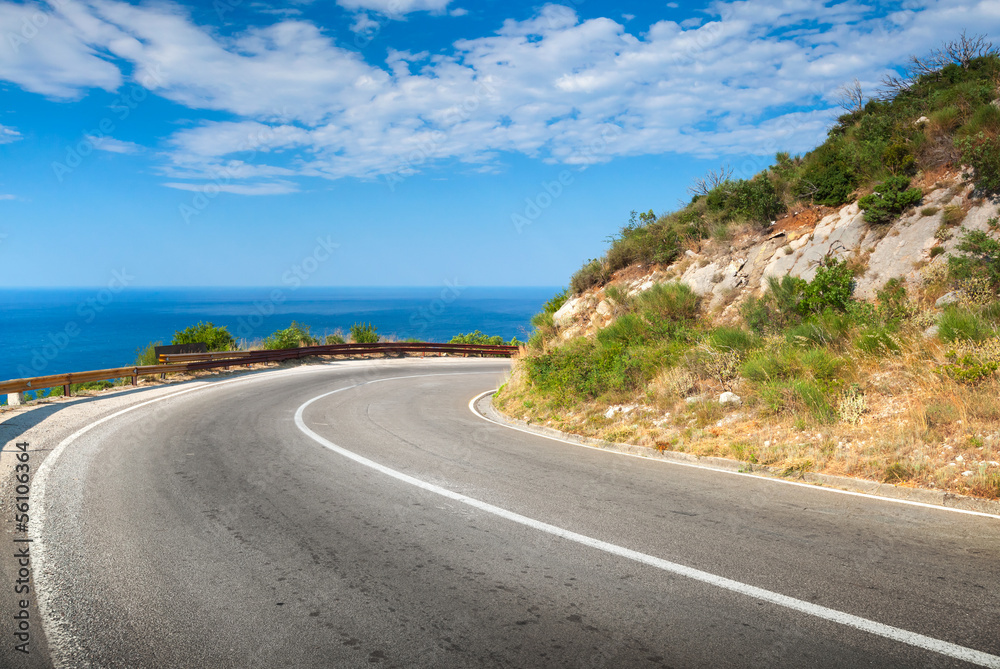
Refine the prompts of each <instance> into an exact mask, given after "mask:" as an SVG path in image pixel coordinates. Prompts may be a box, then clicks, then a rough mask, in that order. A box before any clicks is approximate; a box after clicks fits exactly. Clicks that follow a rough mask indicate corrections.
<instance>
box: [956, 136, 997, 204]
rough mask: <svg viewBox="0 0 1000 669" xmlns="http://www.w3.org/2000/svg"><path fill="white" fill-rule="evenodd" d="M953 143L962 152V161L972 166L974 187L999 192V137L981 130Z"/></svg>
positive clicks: (994, 192)
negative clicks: (974, 134) (991, 135)
mask: <svg viewBox="0 0 1000 669" xmlns="http://www.w3.org/2000/svg"><path fill="white" fill-rule="evenodd" d="M955 145H956V146H957V147H958V149H959V150H960V151H961V152H962V162H964V163H966V164H968V165H971V166H972V170H973V179H974V180H975V184H976V188H977V189H978V190H980V191H982V192H983V193H988V194H997V193H1000V137H997V136H994V137H990V136H988V135H986V134H985V133H982V132H981V133H978V134H977V135H976V136H975V137H964V138H961V139H959V140H957V141H956V143H955Z"/></svg>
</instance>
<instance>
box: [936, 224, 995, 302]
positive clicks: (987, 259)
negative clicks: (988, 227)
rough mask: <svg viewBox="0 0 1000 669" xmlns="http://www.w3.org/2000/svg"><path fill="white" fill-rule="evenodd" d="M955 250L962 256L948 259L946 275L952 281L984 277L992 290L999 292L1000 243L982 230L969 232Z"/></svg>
mask: <svg viewBox="0 0 1000 669" xmlns="http://www.w3.org/2000/svg"><path fill="white" fill-rule="evenodd" d="M955 250H957V251H960V252H962V253H963V255H961V256H950V257H949V258H948V273H949V275H950V276H951V278H952V279H954V280H962V279H968V278H970V277H973V276H985V277H986V278H987V279H988V280H989V282H990V285H991V287H992V288H993V290H995V291H998V290H1000V242H998V241H997V240H995V239H993V238H992V237H990V236H989V235H987V234H986V233H985V232H983V231H982V230H970V231H968V232H967V233H965V235H964V236H963V237H962V241H960V242H959V243H958V245H957V246H956V247H955Z"/></svg>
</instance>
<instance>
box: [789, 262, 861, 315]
mask: <svg viewBox="0 0 1000 669" xmlns="http://www.w3.org/2000/svg"><path fill="white" fill-rule="evenodd" d="M853 293H854V275H853V274H852V272H851V269H850V267H848V265H847V263H846V262H843V261H840V260H837V259H836V258H832V257H826V258H824V259H823V261H822V262H821V263H820V265H819V267H818V268H817V269H816V275H815V276H814V277H813V278H812V280H811V281H809V283H807V284H806V285H805V286H804V287H803V295H802V299H801V300H800V301H799V306H798V308H799V311H800V312H801V313H820V312H822V311H825V310H827V309H833V310H835V311H841V312H842V311H846V309H847V305H848V304H849V303H850V301H851V295H852V294H853Z"/></svg>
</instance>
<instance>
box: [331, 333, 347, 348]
mask: <svg viewBox="0 0 1000 669" xmlns="http://www.w3.org/2000/svg"><path fill="white" fill-rule="evenodd" d="M346 343H347V340H346V339H344V335H343V334H341V333H340V332H334V333H333V334H328V335H327V336H326V345H327V346H332V345H333V344H346Z"/></svg>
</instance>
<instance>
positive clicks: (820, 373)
mask: <svg viewBox="0 0 1000 669" xmlns="http://www.w3.org/2000/svg"><path fill="white" fill-rule="evenodd" d="M799 359H800V360H801V361H802V365H803V367H805V369H806V370H808V372H809V374H810V376H812V378H813V379H815V380H816V381H826V382H829V381H834V380H836V379H838V378H840V374H841V372H842V371H843V370H844V369H845V368H846V366H847V361H846V360H844V358H842V357H840V356H838V355H835V354H833V353H831V352H830V351H829V350H827V349H825V348H811V349H808V350H806V351H803V352H802V353H801V354H800V358H799Z"/></svg>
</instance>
